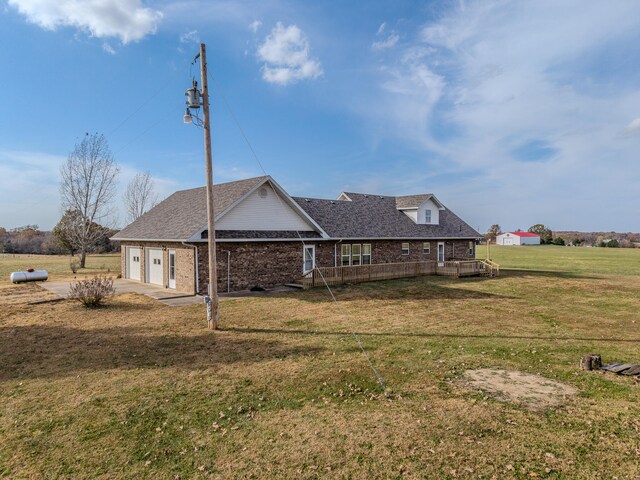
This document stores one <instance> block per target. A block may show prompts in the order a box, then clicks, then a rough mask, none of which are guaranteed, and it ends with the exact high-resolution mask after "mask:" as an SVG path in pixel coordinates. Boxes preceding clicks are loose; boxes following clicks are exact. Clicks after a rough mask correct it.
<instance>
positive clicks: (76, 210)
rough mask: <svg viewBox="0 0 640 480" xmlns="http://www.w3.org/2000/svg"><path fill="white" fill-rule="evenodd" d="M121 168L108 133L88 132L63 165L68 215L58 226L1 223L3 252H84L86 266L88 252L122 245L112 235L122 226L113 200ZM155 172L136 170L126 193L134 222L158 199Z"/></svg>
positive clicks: (81, 263)
mask: <svg viewBox="0 0 640 480" xmlns="http://www.w3.org/2000/svg"><path fill="white" fill-rule="evenodd" d="M119 173H120V167H119V166H118V165H117V163H116V162H115V160H114V158H113V154H112V153H111V150H110V148H109V144H108V142H107V140H106V138H105V136H104V135H101V134H98V133H94V134H89V133H86V134H85V135H84V136H83V137H82V139H81V140H80V141H79V142H78V143H76V145H75V147H74V148H73V150H72V151H71V153H70V154H69V156H68V157H67V160H66V161H65V162H64V163H63V164H62V165H61V167H60V176H61V182H60V196H61V203H62V207H63V209H64V214H63V215H62V218H60V220H59V221H58V223H57V224H56V226H55V227H54V228H53V230H52V231H50V232H48V231H42V230H40V229H39V227H38V225H25V226H23V227H18V228H14V229H11V230H7V229H6V228H2V227H0V251H1V252H4V253H31V254H69V255H72V256H74V255H78V257H79V261H78V263H79V268H84V266H85V258H86V255H87V254H88V253H105V252H115V251H118V250H119V245H118V244H115V243H112V242H111V241H110V240H109V237H111V236H113V235H115V234H116V233H117V232H118V229H114V228H110V227H109V226H106V225H109V224H110V223H116V220H115V215H114V214H115V209H114V208H113V200H114V199H115V196H116V187H117V179H118V175H119ZM154 187H155V185H154V180H153V178H152V177H151V174H150V173H149V172H141V173H138V174H136V175H135V177H134V178H132V179H131V181H130V182H129V184H128V185H127V188H126V191H125V193H124V195H123V201H124V207H125V211H126V214H127V220H128V221H129V222H133V221H134V220H136V219H138V218H139V217H140V216H142V215H144V213H145V212H147V211H148V210H149V209H150V208H152V207H153V206H154V205H155V204H156V203H157V201H158V196H157V194H156V193H155V188H154Z"/></svg>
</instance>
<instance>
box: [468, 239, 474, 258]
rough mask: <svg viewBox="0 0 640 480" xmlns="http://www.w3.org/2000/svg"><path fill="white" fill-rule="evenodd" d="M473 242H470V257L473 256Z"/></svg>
mask: <svg viewBox="0 0 640 480" xmlns="http://www.w3.org/2000/svg"><path fill="white" fill-rule="evenodd" d="M473 247H474V245H473V241H471V240H470V241H469V255H471V256H473Z"/></svg>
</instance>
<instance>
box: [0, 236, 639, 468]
mask: <svg viewBox="0 0 640 480" xmlns="http://www.w3.org/2000/svg"><path fill="white" fill-rule="evenodd" d="M507 248H508V247H507ZM524 250H528V249H524ZM567 250H569V251H571V252H573V251H577V250H578V249H567ZM513 251H516V249H515V248H514V249H513ZM545 251H548V252H553V253H551V256H552V258H555V257H553V255H554V254H555V251H554V249H551V250H547V249H546V248H545V249H544V250H543V249H541V250H540V252H545ZM612 251H614V252H616V253H618V252H620V253H621V254H623V255H626V252H624V251H622V250H612ZM525 253H527V252H525ZM607 254H608V251H607ZM494 258H496V257H494ZM554 261H555V260H553V259H551V260H548V264H540V265H536V266H539V267H540V268H538V269H539V270H551V266H552V264H553V262H554ZM577 261H578V262H579V263H580V260H579V259H578V260H577ZM616 261H618V260H616ZM619 262H620V263H621V264H624V263H627V260H626V259H625V260H619ZM505 263H506V262H505ZM514 263H517V262H514ZM520 268H521V267H520ZM580 268H582V267H580ZM578 269H579V268H578V267H576V266H574V265H569V266H568V267H566V269H565V271H570V272H574V273H572V274H554V273H548V272H546V273H543V272H522V271H513V272H507V273H506V275H505V276H503V277H499V278H493V279H478V278H473V279H461V280H456V279H451V278H445V277H423V278H419V279H407V280H397V281H387V282H379V283H369V284H360V285H358V286H353V287H340V288H336V289H335V294H336V296H337V297H338V299H339V301H340V304H341V305H342V308H341V309H338V308H336V306H334V305H332V304H331V303H329V299H328V295H327V293H326V291H324V290H322V289H314V290H309V291H304V292H297V293H292V294H280V295H276V296H262V297H255V298H246V299H241V300H229V301H225V302H222V304H221V325H222V327H223V329H222V330H221V331H219V332H216V333H211V332H209V331H207V330H206V329H205V328H204V326H205V321H204V309H203V308H202V306H200V305H196V306H190V307H184V308H170V307H166V306H164V305H162V304H160V303H158V302H154V301H153V300H150V299H147V298H144V297H141V296H137V295H134V294H127V295H121V296H119V297H117V298H116V299H115V300H113V301H112V302H111V303H110V305H109V306H108V307H107V308H104V309H100V310H96V311H87V310H84V309H83V308H82V307H81V306H80V305H79V304H75V303H72V302H70V301H63V302H58V303H53V304H42V305H29V306H27V305H25V304H15V303H14V304H9V302H7V303H6V304H2V300H3V292H4V294H5V297H7V298H8V296H9V294H8V292H9V290H11V291H12V292H14V294H15V290H19V289H26V288H30V289H32V290H31V291H30V292H25V294H26V296H27V297H28V296H37V295H38V291H37V287H34V286H16V287H6V288H4V289H0V476H4V477H7V478H42V477H46V478H95V477H98V478H154V479H155V478H170V479H174V478H182V479H186V478H265V477H267V478H305V479H306V478H309V479H311V478H332V479H333V478H373V479H378V478H379V479H383V478H385V479H386V478H486V479H490V478H499V479H504V478H529V479H530V478H557V479H560V478H564V479H592V478H619V479H632V480H636V479H638V478H640V477H639V476H640V467H639V465H640V386H639V385H638V383H637V382H635V381H634V380H633V379H631V378H626V377H619V376H615V375H612V374H602V373H596V372H584V371H581V370H580V369H579V367H578V361H579V358H580V356H582V355H584V354H586V353H591V352H594V353H600V354H601V355H602V356H603V360H604V361H605V362H614V361H618V362H621V361H633V362H636V363H640V350H639V348H638V342H640V328H638V327H639V325H640V318H639V317H638V311H640V276H634V275H628V274H627V275H625V276H618V275H592V274H590V273H587V272H586V273H576V272H578ZM351 328H352V329H354V330H355V331H357V332H359V333H360V338H361V340H362V343H363V345H364V347H365V348H366V350H367V352H368V353H369V355H370V358H371V361H372V362H373V363H374V364H375V366H376V367H377V369H378V370H379V372H380V374H381V375H382V377H383V378H384V381H385V382H386V384H387V387H388V388H389V389H390V392H388V393H389V394H388V396H386V395H384V394H383V393H382V392H381V389H380V387H379V385H378V384H377V383H376V379H375V377H374V375H373V373H372V371H371V369H370V368H369V366H368V364H367V360H366V358H365V357H364V356H363V354H362V353H361V352H360V350H359V348H358V345H357V343H356V342H355V340H354V338H353V337H352V336H351V335H350V334H349V329H351ZM486 368H493V369H503V370H507V371H521V372H528V373H534V374H541V375H544V376H545V377H547V378H549V379H553V380H555V381H558V382H561V383H562V384H564V385H567V386H569V387H573V388H574V389H576V390H577V394H575V395H570V396H568V397H566V399H565V400H564V401H565V403H564V404H563V405H561V406H557V407H553V408H548V409H542V408H531V406H530V405H527V402H524V403H523V404H518V403H511V402H504V401H500V400H499V399H497V398H494V397H493V396H492V395H491V394H487V393H483V392H482V391H478V390H472V389H469V386H468V385H467V384H465V383H463V382H459V380H460V379H461V378H462V373H463V372H464V371H466V370H469V369H486ZM482 371H484V370H482Z"/></svg>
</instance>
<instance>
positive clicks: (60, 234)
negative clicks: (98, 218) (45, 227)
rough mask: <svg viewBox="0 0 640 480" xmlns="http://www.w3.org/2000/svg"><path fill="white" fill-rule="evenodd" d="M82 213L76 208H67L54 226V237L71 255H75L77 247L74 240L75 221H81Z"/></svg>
mask: <svg viewBox="0 0 640 480" xmlns="http://www.w3.org/2000/svg"><path fill="white" fill-rule="evenodd" d="M80 218H81V215H80V214H79V213H78V212H77V211H75V210H67V211H66V212H64V215H62V218H61V219H60V221H58V223H57V224H56V226H55V227H53V231H52V233H53V238H54V239H55V240H56V242H57V243H58V245H60V246H61V247H62V248H63V249H64V250H65V251H67V252H69V255H71V256H73V255H75V253H76V251H77V248H76V247H75V245H74V241H73V232H74V227H73V223H74V222H77V221H79V220H80Z"/></svg>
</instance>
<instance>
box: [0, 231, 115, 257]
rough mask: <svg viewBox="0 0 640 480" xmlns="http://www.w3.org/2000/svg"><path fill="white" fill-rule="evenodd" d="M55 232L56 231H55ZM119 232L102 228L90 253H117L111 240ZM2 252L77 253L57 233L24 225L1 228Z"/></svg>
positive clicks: (0, 249) (0, 248) (0, 250)
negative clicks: (8, 228)
mask: <svg viewBox="0 0 640 480" xmlns="http://www.w3.org/2000/svg"><path fill="white" fill-rule="evenodd" d="M54 230H55V229H54ZM116 232H117V230H112V229H108V228H104V227H100V235H98V236H97V239H96V242H95V244H94V245H93V246H92V247H91V248H90V250H89V252H90V253H108V252H117V251H118V250H119V245H118V244H116V243H114V242H112V241H111V240H109V237H110V236H112V235H115V233H116ZM0 252H2V253H29V254H42V255H73V254H75V253H76V251H75V250H74V249H73V248H71V247H70V245H69V244H66V243H65V242H64V241H63V240H62V239H61V238H60V237H59V236H58V235H56V233H55V231H44V230H40V228H39V227H38V225H24V226H22V227H17V228H12V229H10V230H7V229H6V228H4V227H0Z"/></svg>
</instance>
